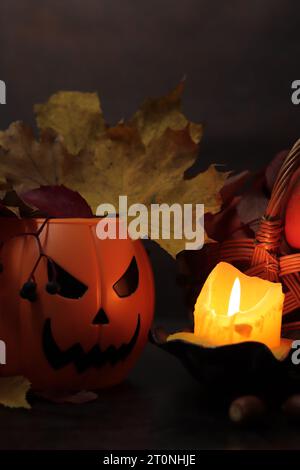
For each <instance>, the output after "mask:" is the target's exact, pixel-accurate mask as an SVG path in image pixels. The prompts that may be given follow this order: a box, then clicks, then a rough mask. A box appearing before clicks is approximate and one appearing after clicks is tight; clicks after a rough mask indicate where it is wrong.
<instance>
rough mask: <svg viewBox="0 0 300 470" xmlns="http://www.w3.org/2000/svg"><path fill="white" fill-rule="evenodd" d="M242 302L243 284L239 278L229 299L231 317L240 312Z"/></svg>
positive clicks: (228, 313)
mask: <svg viewBox="0 0 300 470" xmlns="http://www.w3.org/2000/svg"><path fill="white" fill-rule="evenodd" d="M240 301H241V283H240V280H239V278H238V277H236V278H235V281H234V283H233V286H232V289H231V293H230V298H229V305H228V312H227V315H228V316H229V317H231V316H232V315H234V314H235V313H238V312H239V311H240Z"/></svg>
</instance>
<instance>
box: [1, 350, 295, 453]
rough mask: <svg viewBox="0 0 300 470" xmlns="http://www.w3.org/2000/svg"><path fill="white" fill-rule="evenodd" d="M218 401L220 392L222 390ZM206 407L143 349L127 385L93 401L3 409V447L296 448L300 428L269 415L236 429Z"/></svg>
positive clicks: (158, 357) (196, 388)
mask: <svg viewBox="0 0 300 470" xmlns="http://www.w3.org/2000/svg"><path fill="white" fill-rule="evenodd" d="M220 400H222V389H220ZM215 405H216V406H213V404H208V403H207V400H206V399H205V398H204V395H203V392H202V389H201V387H200V385H199V384H198V383H197V382H195V381H194V379H192V378H191V377H190V376H189V375H188V373H187V372H186V370H185V369H184V368H183V367H182V365H181V364H180V363H179V362H177V360H176V359H175V358H173V357H171V356H169V355H168V354H166V353H165V352H163V351H161V350H159V349H158V348H157V347H155V346H153V345H150V344H149V345H148V346H147V347H146V350H145V351H144V354H143V355H142V357H141V358H140V361H139V363H138V364H137V366H136V367H135V369H134V370H133V371H132V373H131V375H130V378H129V380H128V381H127V382H125V383H123V384H121V385H120V386H117V387H115V388H114V389H111V390H106V391H103V392H102V393H101V394H100V397H99V399H98V400H97V401H94V402H90V403H86V404H82V405H71V404H62V405H57V404H53V403H49V402H46V401H43V400H37V399H35V400H34V401H33V407H32V409H31V410H30V411H27V410H11V409H7V408H3V407H1V408H0V435H1V439H0V447H1V449H69V450H71V449H106V450H107V449H176V448H177V449H194V448H197V449H299V448H300V430H299V428H297V427H295V426H292V425H290V424H288V423H287V422H286V421H285V419H284V417H283V416H281V415H280V414H279V413H278V414H273V415H271V416H270V417H269V419H268V420H267V421H266V423H264V424H263V425H261V426H256V427H252V428H249V427H248V428H242V429H241V428H238V427H236V426H235V425H233V424H231V423H230V422H229V421H228V418H227V415H226V410H224V409H222V408H221V409H220V408H219V407H218V406H217V404H215Z"/></svg>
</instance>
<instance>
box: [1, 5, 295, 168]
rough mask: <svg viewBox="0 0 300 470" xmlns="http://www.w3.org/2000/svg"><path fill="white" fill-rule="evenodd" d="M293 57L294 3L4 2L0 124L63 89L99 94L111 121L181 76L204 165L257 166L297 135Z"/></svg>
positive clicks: (29, 112)
mask: <svg viewBox="0 0 300 470" xmlns="http://www.w3.org/2000/svg"><path fill="white" fill-rule="evenodd" d="M299 57H300V41H299V5H298V2H295V1H286V0H264V1H261V0H253V1H249V0H248V1H246V0H234V1H232V0H228V1H226V2H223V1H221V0H218V1H217V0H184V1H183V0H151V1H150V0H149V1H146V0H85V1H82V0H43V1H40V0H1V3H0V64H1V67H0V79H2V80H5V81H6V82H7V89H8V91H7V105H6V106H1V107H0V127H1V128H5V127H6V126H7V125H8V124H9V123H10V122H11V121H12V120H15V119H24V120H26V121H27V122H32V121H33V113H32V106H33V104H34V103H37V102H43V101H45V100H46V99H47V97H48V96H49V95H50V94H51V93H53V92H55V91H57V90H61V89H66V90H82V91H98V92H99V94H100V96H101V100H102V105H103V109H104V112H105V115H106V118H107V120H108V121H109V122H111V123H114V122H116V121H118V120H119V119H120V118H122V117H127V116H130V115H131V114H132V113H133V112H134V111H135V109H136V108H137V106H138V105H139V104H140V103H141V102H142V101H143V99H144V98H145V97H146V96H156V95H160V94H163V93H165V92H166V91H168V90H169V89H170V88H172V87H173V86H174V85H175V84H177V83H178V81H179V80H180V79H181V78H182V77H183V76H184V75H186V76H187V87H186V92H185V96H184V102H183V106H184V110H185V112H186V113H187V115H188V116H189V117H190V118H191V119H193V120H195V121H202V122H204V123H205V124H206V136H205V139H204V143H203V151H202V157H201V161H202V163H203V165H205V164H207V162H210V161H212V160H214V161H217V162H224V163H226V164H227V165H228V166H229V167H234V168H244V167H245V166H251V167H255V166H256V162H261V161H262V160H264V161H267V160H268V159H269V158H270V157H271V155H272V154H273V153H274V151H277V150H278V149H281V148H285V147H286V146H289V145H291V143H292V142H293V141H294V140H295V139H296V138H297V137H298V135H299V125H298V123H299V115H300V107H297V106H294V105H292V103H291V99H290V95H291V89H290V87H291V82H292V81H293V80H295V79H297V78H300V70H299Z"/></svg>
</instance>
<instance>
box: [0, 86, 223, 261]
mask: <svg viewBox="0 0 300 470" xmlns="http://www.w3.org/2000/svg"><path fill="white" fill-rule="evenodd" d="M183 87H184V83H183V82H182V83H180V84H179V85H178V86H177V87H176V88H175V89H174V90H173V91H171V93H169V94H168V95H166V96H164V97H162V98H158V99H151V100H147V101H146V102H145V103H144V104H143V105H142V106H141V108H140V109H139V110H138V111H137V112H136V113H135V114H134V116H133V117H132V118H131V119H130V120H128V121H127V122H123V123H119V124H118V125H116V126H114V127H108V126H106V125H105V123H104V119H103V117H102V113H101V107H100V104H99V101H98V98H97V96H96V95H94V94H89V93H88V94H84V93H74V92H60V93H57V94H56V95H53V96H52V97H50V99H49V100H48V102H47V103H45V104H43V105H38V106H36V108H35V110H36V113H37V122H38V125H39V127H40V128H41V129H42V132H41V138H40V140H39V141H36V140H35V139H34V137H33V135H32V133H30V132H29V130H28V129H27V128H26V127H25V126H24V125H22V124H20V123H15V124H12V125H11V126H10V128H9V129H8V130H7V131H5V132H2V133H0V178H1V179H0V182H1V181H2V186H0V189H1V188H3V187H5V185H8V186H9V188H10V189H15V190H16V191H20V190H25V189H32V188H34V187H38V186H39V185H45V184H48V185H53V184H64V185H65V186H67V187H68V188H70V189H73V190H75V191H78V192H79V193H80V194H81V195H82V196H83V197H84V198H85V199H86V201H87V202H88V203H89V204H90V206H91V207H92V210H93V211H94V213H95V212H96V209H97V207H98V205H99V204H101V203H110V204H113V205H114V206H115V207H116V209H118V204H119V196H120V195H127V197H128V205H131V204H134V203H140V204H145V205H146V206H147V207H149V206H150V204H152V203H157V204H161V203H168V204H173V203H179V204H184V203H189V204H196V203H203V204H205V210H206V211H209V212H212V213H215V212H217V211H218V210H219V209H220V204H221V201H220V196H219V190H220V189H221V187H222V186H223V184H224V181H225V179H226V178H227V176H228V173H222V172H219V171H218V170H217V169H216V167H215V166H213V165H212V166H211V167H210V168H208V170H207V171H205V172H202V173H200V174H198V175H197V176H196V177H195V178H193V179H190V180H185V179H184V172H185V171H186V170H187V169H188V168H190V167H191V166H192V164H193V163H194V161H195V159H196V157H197V155H198V151H199V142H200V140H201V137H202V133H203V129H202V125H201V124H195V123H191V122H189V121H188V120H187V118H186V117H185V116H184V114H183V113H182V111H181V95H182V92H183ZM97 123H98V124H97ZM1 149H2V152H1ZM158 242H159V243H160V245H161V246H162V247H163V248H165V249H167V251H168V252H169V253H171V254H172V255H173V256H175V255H176V253H177V252H178V251H181V250H182V249H184V246H185V240H184V239H183V240H174V239H171V240H165V239H162V238H161V239H160V240H158Z"/></svg>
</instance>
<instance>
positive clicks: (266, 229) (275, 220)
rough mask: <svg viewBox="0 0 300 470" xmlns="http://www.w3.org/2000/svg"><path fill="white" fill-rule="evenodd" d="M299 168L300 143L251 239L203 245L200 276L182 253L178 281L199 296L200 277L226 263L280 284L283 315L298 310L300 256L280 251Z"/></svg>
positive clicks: (294, 325)
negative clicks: (291, 187) (289, 194)
mask: <svg viewBox="0 0 300 470" xmlns="http://www.w3.org/2000/svg"><path fill="white" fill-rule="evenodd" d="M299 167H300V139H299V140H298V141H297V142H296V143H295V145H294V146H293V148H292V149H291V151H290V152H289V154H288V155H287V157H286V159H285V161H284V163H283V165H282V167H281V169H280V171H279V174H278V176H277V179H276V182H275V185H274V187H273V191H272V194H271V198H270V201H269V203H268V206H267V209H266V212H265V214H264V216H263V217H262V219H261V221H260V224H259V228H258V230H257V232H256V234H255V237H254V238H243V239H232V240H226V241H223V242H220V243H208V244H207V245H205V247H204V249H203V250H200V251H202V253H201V254H200V252H199V255H200V258H201V261H200V258H198V263H199V262H200V263H201V264H200V266H201V265H202V266H203V264H204V265H205V267H206V269H205V273H204V272H202V273H201V276H199V264H198V266H197V268H196V266H195V263H197V255H196V259H195V258H194V259H193V260H192V254H191V253H190V254H188V253H187V252H185V255H186V258H185V260H184V261H183V262H182V260H180V259H179V270H180V269H181V279H183V278H184V277H185V276H186V277H185V283H186V284H187V285H188V286H189V287H190V288H194V289H195V288H197V291H198V292H199V287H200V286H201V284H202V283H203V281H204V279H203V277H202V276H205V278H206V277H207V275H208V273H209V272H210V271H211V270H212V269H213V268H214V266H215V265H216V264H217V263H218V262H220V261H226V262H228V263H231V264H233V265H235V266H237V267H238V268H239V269H241V270H242V271H243V272H245V273H246V274H248V275H250V276H259V277H261V278H263V279H267V280H269V281H273V282H281V283H282V285H283V291H284V292H285V302H284V309H283V315H286V314H288V313H290V312H293V311H295V310H297V309H300V252H296V253H293V254H285V253H284V250H283V249H282V247H283V246H284V240H285V239H284V213H285V205H286V200H287V192H288V189H289V183H290V180H291V178H292V176H293V174H294V173H295V171H296V170H297V169H298V168H299ZM193 255H195V252H194V253H193ZM187 266H188V269H187ZM182 274H183V275H182ZM197 277H198V279H197ZM200 277H201V279H200ZM192 285H193V287H192ZM196 286H197V287H196ZM284 328H285V329H286V330H293V329H300V322H298V321H293V322H291V323H289V324H288V325H286V326H285V327H284Z"/></svg>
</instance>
